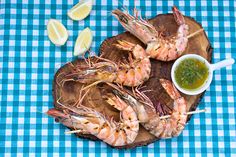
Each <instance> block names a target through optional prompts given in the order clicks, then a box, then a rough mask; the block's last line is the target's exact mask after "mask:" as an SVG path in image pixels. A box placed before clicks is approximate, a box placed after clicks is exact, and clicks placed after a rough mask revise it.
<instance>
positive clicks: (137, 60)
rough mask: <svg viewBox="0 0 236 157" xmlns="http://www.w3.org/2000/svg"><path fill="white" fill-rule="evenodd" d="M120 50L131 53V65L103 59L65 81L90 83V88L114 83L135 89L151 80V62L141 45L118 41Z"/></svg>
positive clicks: (66, 78) (69, 76)
mask: <svg viewBox="0 0 236 157" xmlns="http://www.w3.org/2000/svg"><path fill="white" fill-rule="evenodd" d="M115 45H116V46H117V47H118V48H119V49H122V50H125V51H127V52H131V53H132V54H131V53H129V54H130V55H129V61H130V63H129V65H126V64H123V65H117V64H116V63H114V62H112V61H110V60H108V59H105V58H101V57H97V56H96V57H97V58H98V59H100V60H102V61H101V62H98V63H93V64H92V63H90V64H89V66H88V67H86V68H85V67H83V69H81V70H79V71H76V72H73V73H72V74H69V75H67V76H66V77H65V78H64V79H63V80H64V81H78V82H80V83H88V84H90V86H92V85H95V84H98V83H100V82H114V83H117V84H120V85H124V86H130V87H135V86H138V85H140V84H142V83H143V82H145V81H146V80H148V79H149V76H150V73H151V62H150V60H149V57H148V56H147V55H146V53H145V50H144V49H143V48H142V47H141V46H140V45H135V44H132V43H129V42H126V41H118V43H117V44H115Z"/></svg>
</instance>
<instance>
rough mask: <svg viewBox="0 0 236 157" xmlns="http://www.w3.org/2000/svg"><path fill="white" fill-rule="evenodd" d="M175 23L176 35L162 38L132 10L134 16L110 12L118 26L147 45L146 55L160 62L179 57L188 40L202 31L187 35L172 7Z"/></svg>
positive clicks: (114, 11) (180, 19) (183, 22)
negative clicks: (118, 23) (116, 20)
mask: <svg viewBox="0 0 236 157" xmlns="http://www.w3.org/2000/svg"><path fill="white" fill-rule="evenodd" d="M172 10H173V15H174V18H175V21H176V23H177V24H178V25H179V28H178V30H177V33H176V35H175V36H173V37H163V36H162V35H161V33H162V32H161V33H160V32H158V31H157V30H156V29H155V27H154V26H153V25H152V24H150V23H149V22H148V21H146V20H143V19H142V17H141V16H140V18H138V12H137V10H136V9H134V12H135V14H136V15H135V16H132V15H130V14H129V13H128V12H122V11H120V10H119V9H115V10H113V11H112V14H113V15H114V16H115V17H116V18H117V19H118V21H119V22H120V24H121V25H122V26H123V27H124V28H125V29H126V30H127V31H129V32H130V33H131V34H133V35H134V36H136V37H137V38H138V39H140V40H141V41H142V42H143V43H144V44H146V45H147V48H146V53H147V55H148V56H150V57H151V58H154V59H157V60H161V61H171V60H175V59H176V58H178V57H180V56H181V55H182V54H183V52H184V51H185V49H186V47H187V43H188V39H189V38H190V37H192V36H194V35H196V34H197V33H199V32H201V31H202V30H203V29H201V30H198V31H196V32H194V33H192V34H191V35H189V26H188V25H187V24H186V23H185V19H184V17H183V15H182V14H181V13H180V11H179V10H178V9H177V7H175V6H174V7H172Z"/></svg>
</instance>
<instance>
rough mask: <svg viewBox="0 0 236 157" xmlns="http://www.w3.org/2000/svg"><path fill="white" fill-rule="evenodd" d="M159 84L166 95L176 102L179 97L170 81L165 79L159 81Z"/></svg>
mask: <svg viewBox="0 0 236 157" xmlns="http://www.w3.org/2000/svg"><path fill="white" fill-rule="evenodd" d="M160 83H161V85H162V87H163V88H164V89H165V90H166V92H167V93H168V95H169V96H170V97H171V98H172V99H173V100H176V99H178V98H180V97H181V95H180V94H179V92H178V91H177V89H176V88H175V86H174V85H173V84H172V82H171V81H169V80H166V79H160Z"/></svg>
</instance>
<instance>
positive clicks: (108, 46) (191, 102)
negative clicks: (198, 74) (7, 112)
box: [53, 14, 213, 148]
mask: <svg viewBox="0 0 236 157" xmlns="http://www.w3.org/2000/svg"><path fill="white" fill-rule="evenodd" d="M185 20H186V22H187V24H188V25H189V27H190V33H192V32H195V31H197V30H199V29H200V28H202V26H201V25H200V24H199V23H197V22H196V21H195V20H194V19H192V18H190V17H185ZM150 22H151V23H152V24H153V25H154V26H155V27H156V28H157V29H158V26H164V27H165V28H166V31H165V35H166V36H168V35H174V34H175V33H176V31H177V28H178V26H177V24H176V23H175V21H174V18H173V15H172V14H161V15H158V16H156V17H154V18H152V19H150ZM122 39H124V40H127V41H129V42H132V43H136V44H140V45H142V46H143V47H144V48H145V45H143V44H142V43H141V42H140V41H139V40H138V39H137V38H136V37H134V36H133V35H131V34H130V33H129V32H125V33H122V34H119V35H117V36H114V37H111V38H108V39H106V40H105V41H103V43H102V44H101V46H100V53H101V55H102V56H103V57H104V58H108V59H110V60H113V61H115V62H120V61H121V62H122V61H125V60H127V53H125V52H124V51H121V50H118V49H117V48H116V47H115V46H114V45H113V44H115V43H116V42H117V40H122ZM212 50H213V49H212V47H211V45H210V42H209V40H208V38H207V36H206V34H205V32H202V33H200V34H198V35H196V36H194V37H193V38H190V39H189V42H188V46H187V49H186V51H185V52H184V54H191V53H194V54H199V55H201V56H203V57H204V58H206V59H207V60H208V61H211V56H212ZM151 63H152V70H151V77H150V79H149V80H148V81H147V82H145V83H144V86H146V87H145V88H143V90H147V89H148V90H149V89H150V90H152V91H151V92H147V93H146V94H147V96H148V97H149V98H150V99H151V100H152V102H153V104H154V105H155V108H156V109H157V112H159V113H160V115H166V114H169V113H170V112H171V111H172V103H173V101H172V100H171V99H170V97H169V96H168V95H167V94H166V92H165V91H164V89H163V88H162V87H161V85H160V83H159V79H160V78H166V79H170V71H171V67H172V64H173V61H172V62H162V61H157V60H153V59H152V60H151ZM72 64H73V65H75V66H77V65H80V64H85V62H84V61H83V60H75V61H73V62H72ZM71 71H72V70H71V66H70V64H66V65H64V66H63V67H61V68H60V69H59V70H58V71H57V73H56V74H55V77H54V82H53V97H54V105H55V107H56V108H60V106H59V105H58V104H57V102H56V100H57V99H58V98H59V97H62V99H61V102H62V103H66V104H69V105H72V104H74V103H75V102H76V101H77V99H78V96H79V91H80V89H81V86H82V85H81V84H80V83H75V82H67V83H66V84H65V85H64V86H63V87H61V86H59V85H58V84H57V83H56V82H59V81H60V80H61V79H62V78H63V77H64V76H65V75H66V74H68V73H70V72H71ZM103 90H104V89H103ZM102 94H104V93H101V89H100V88H99V87H94V88H93V89H92V90H91V92H89V94H88V96H87V97H86V98H85V101H83V105H85V106H89V107H92V108H94V109H96V110H97V111H99V112H102V113H104V114H105V115H106V116H108V117H114V118H115V120H117V121H118V120H119V112H118V111H117V110H115V109H113V108H112V107H110V106H109V105H108V104H106V102H104V100H103V99H102ZM203 94H204V93H202V94H199V95H197V96H187V95H183V96H184V97H185V99H186V100H187V102H188V111H193V110H195V109H196V107H197V105H198V102H199V101H200V98H201V97H202V96H203ZM189 118H190V117H189ZM77 136H79V137H82V138H88V139H92V140H97V138H96V137H95V136H92V135H84V134H77ZM155 140H158V139H157V138H156V137H154V136H153V135H151V134H150V133H149V132H147V131H146V130H145V129H144V128H142V127H141V128H140V130H139V134H138V136H137V138H136V140H135V141H134V143H132V144H130V145H126V146H123V147H117V148H133V147H136V146H142V145H147V144H149V143H151V142H153V141H155Z"/></svg>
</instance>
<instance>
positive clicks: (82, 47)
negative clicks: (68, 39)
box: [74, 27, 93, 56]
mask: <svg viewBox="0 0 236 157" xmlns="http://www.w3.org/2000/svg"><path fill="white" fill-rule="evenodd" d="M92 40H93V33H92V31H91V30H90V29H89V28H88V27H87V28H85V29H84V30H82V31H81V32H80V33H79V35H78V37H77V39H76V42H75V47H74V56H77V55H82V54H84V53H85V52H86V51H87V50H88V49H89V48H90V46H91V44H92Z"/></svg>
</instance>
